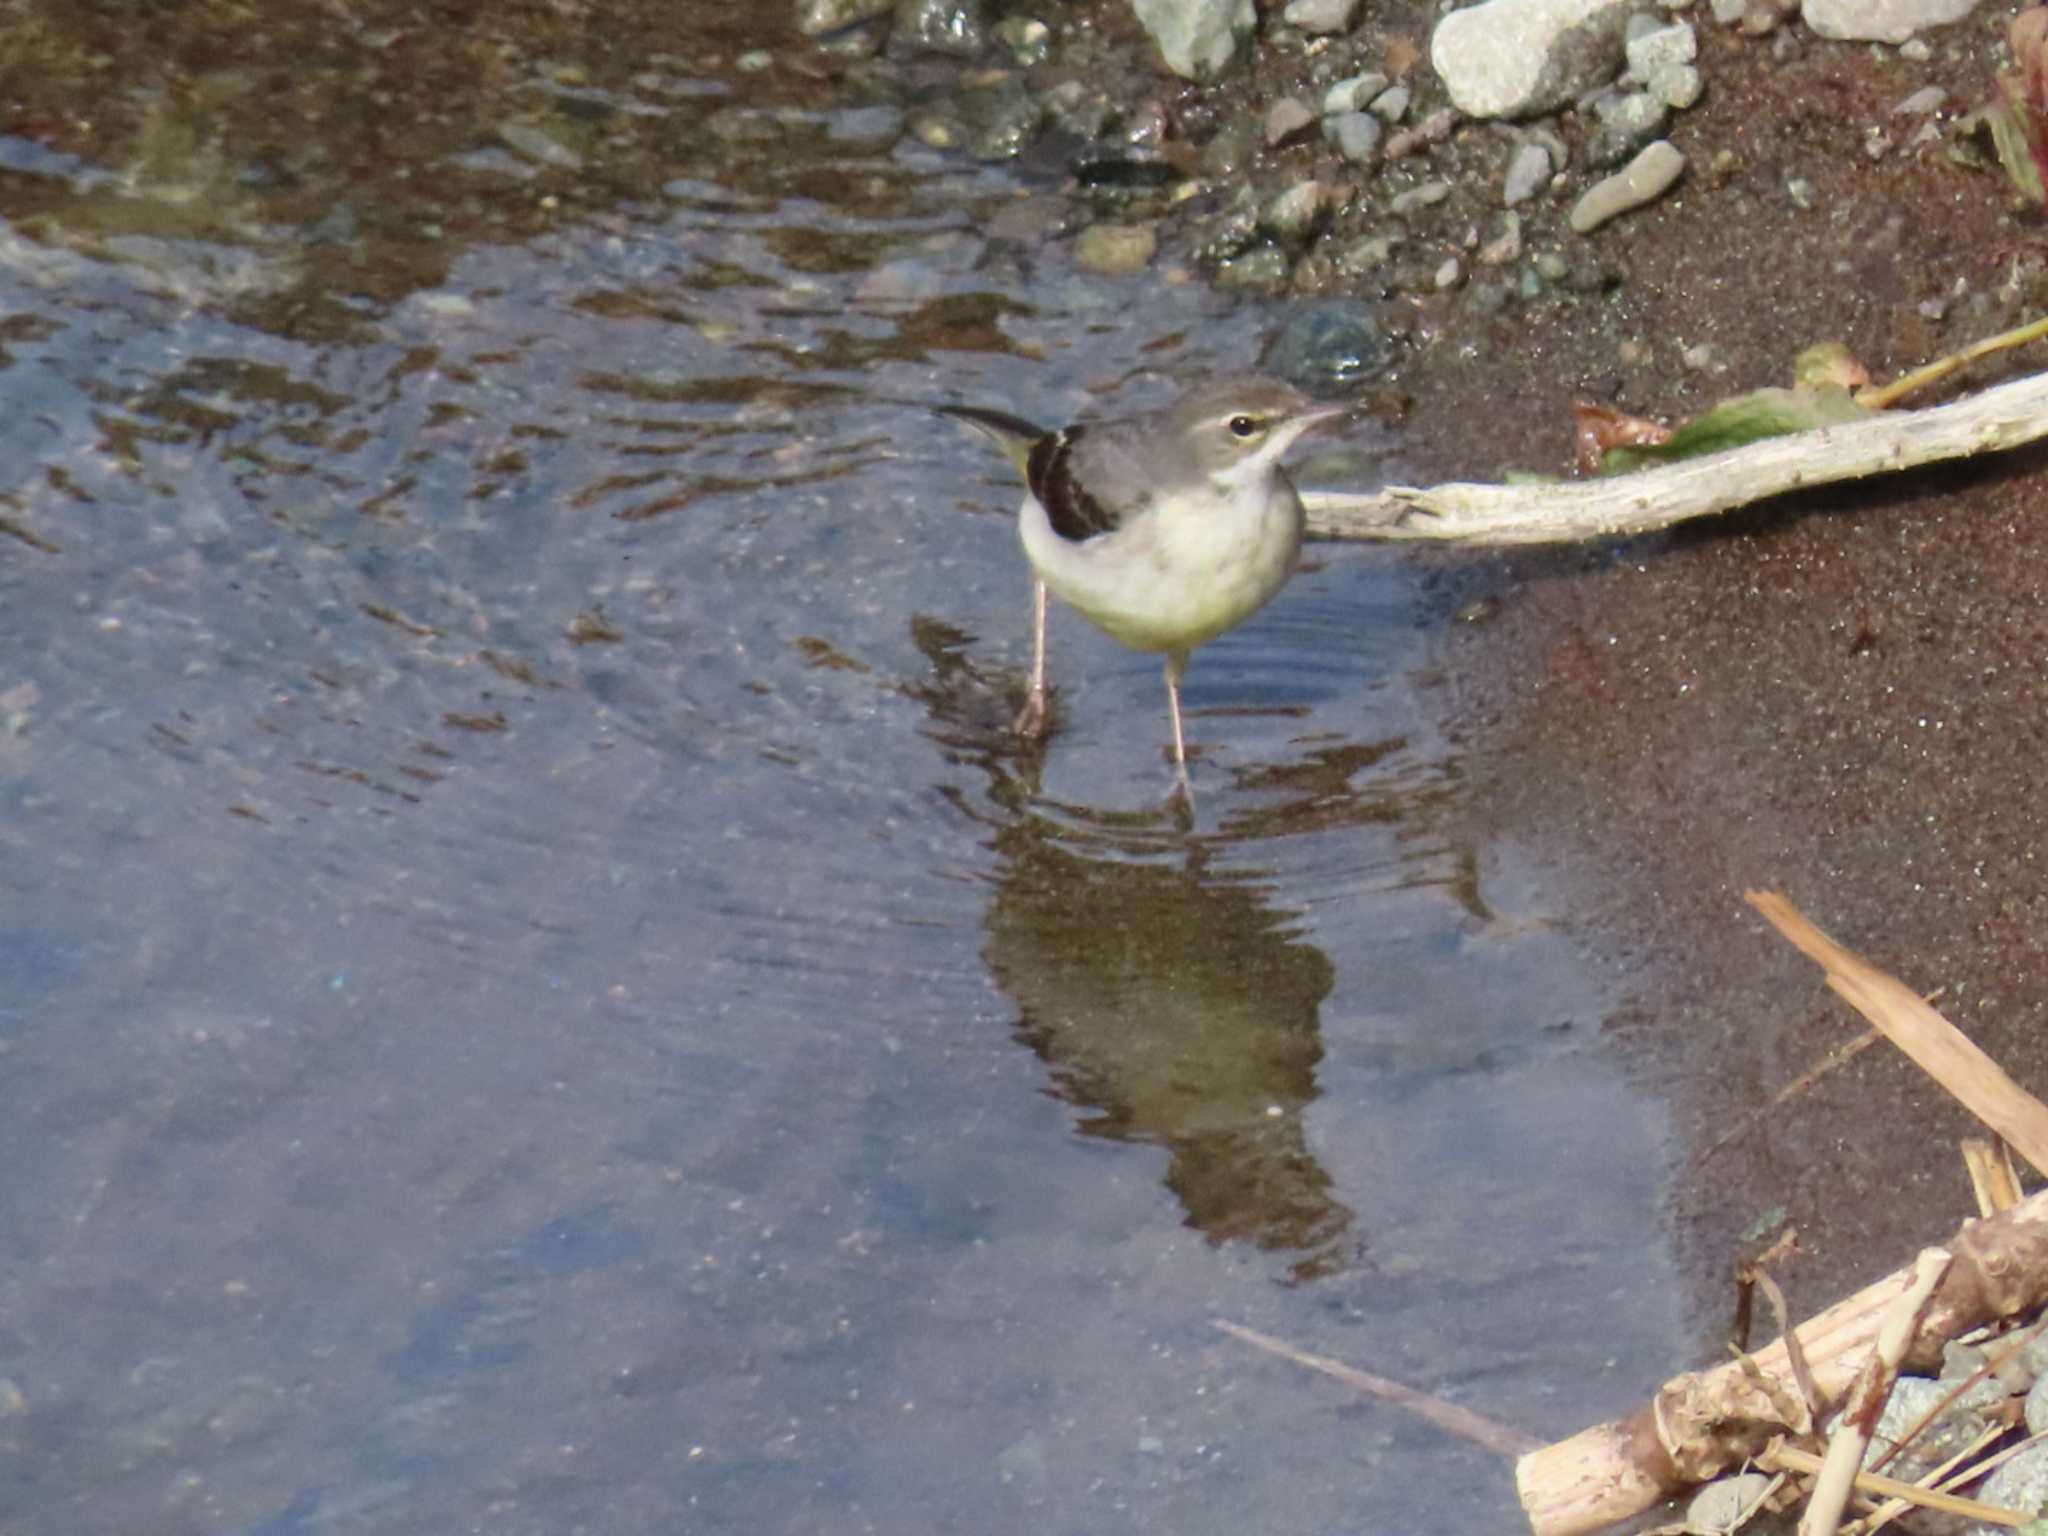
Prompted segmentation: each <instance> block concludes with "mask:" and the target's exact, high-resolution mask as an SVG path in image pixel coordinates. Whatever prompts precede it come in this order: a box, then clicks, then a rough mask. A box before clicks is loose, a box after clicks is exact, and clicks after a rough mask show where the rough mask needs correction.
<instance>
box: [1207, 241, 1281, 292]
mask: <svg viewBox="0 0 2048 1536" xmlns="http://www.w3.org/2000/svg"><path fill="white" fill-rule="evenodd" d="M1293 265H1294V264H1293V263H1292V262H1291V261H1289V260H1288V257H1287V253H1286V252H1285V251H1283V250H1281V249H1280V248H1279V247H1278V246H1274V245H1261V246H1257V247H1255V248H1253V249H1252V250H1249V251H1246V252H1245V253H1244V254H1243V255H1241V256H1233V257H1231V258H1230V260H1228V261H1226V262H1224V263H1223V265H1222V266H1220V267H1218V268H1217V269H1216V285H1217V286H1218V287H1219V288H1252V289H1257V290H1260V291H1262V292H1271V291H1272V290H1274V289H1278V288H1285V287H1286V286H1287V278H1288V275H1289V273H1290V272H1291V271H1292V269H1293Z"/></svg>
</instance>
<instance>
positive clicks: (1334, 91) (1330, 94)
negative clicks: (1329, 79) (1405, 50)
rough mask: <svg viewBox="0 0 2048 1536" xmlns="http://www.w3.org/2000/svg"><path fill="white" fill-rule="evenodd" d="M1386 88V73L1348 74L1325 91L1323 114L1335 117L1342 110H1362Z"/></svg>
mask: <svg viewBox="0 0 2048 1536" xmlns="http://www.w3.org/2000/svg"><path fill="white" fill-rule="evenodd" d="M1386 88H1387V77H1386V76H1385V75H1382V74H1376V73H1372V72H1368V73H1366V74H1363V75H1347V76H1346V77H1345V78H1344V79H1342V80H1339V81H1338V82H1337V83H1336V84H1334V85H1332V86H1331V87H1330V88H1329V89H1328V90H1326V91H1324V92H1323V115H1324V116H1325V117H1335V116H1336V115H1337V114H1338V113H1340V112H1362V111H1364V110H1365V109H1366V108H1367V107H1369V106H1371V105H1372V103H1373V99H1374V98H1375V97H1377V96H1378V95H1379V94H1380V92H1382V91H1384V90H1385V89H1386Z"/></svg>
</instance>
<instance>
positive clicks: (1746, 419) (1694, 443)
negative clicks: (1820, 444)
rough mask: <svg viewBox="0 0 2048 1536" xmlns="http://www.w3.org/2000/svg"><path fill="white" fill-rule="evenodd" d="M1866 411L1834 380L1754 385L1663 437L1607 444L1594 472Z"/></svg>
mask: <svg viewBox="0 0 2048 1536" xmlns="http://www.w3.org/2000/svg"><path fill="white" fill-rule="evenodd" d="M1869 415H1870V413H1869V412H1868V411H1866V410H1864V409H1863V407H1862V406H1860V405H1858V404H1857V403H1856V401H1855V398H1854V397H1853V396H1852V395H1851V394H1850V393H1849V391H1848V390H1847V389H1845V388H1843V387H1842V386H1841V385H1839V384H1821V385H1814V386H1808V387H1803V388H1799V389H1759V390H1755V391H1753V392H1751V393H1750V394H1747V395H1737V396H1736V397H1735V398H1734V399H1732V400H1723V401H1722V402H1721V403H1720V404H1719V405H1717V406H1715V407H1714V408H1713V409H1712V410H1710V411H1708V412H1707V413H1706V414H1705V415H1704V416H1702V417H1700V418H1699V419H1698V420H1697V421H1689V422H1687V423H1686V424H1685V425H1684V426H1682V427H1680V428H1679V429H1678V430H1677V431H1676V432H1673V433H1672V434H1671V437H1670V439H1669V441H1666V442H1662V443H1657V444H1655V445H1644V446H1641V447H1632V448H1610V449H1608V450H1607V452H1606V453H1605V454H1604V455H1603V456H1602V457H1601V460H1600V473H1601V474H1603V475H1616V474H1625V473H1627V472H1628V471H1629V470H1632V469H1647V468H1648V467H1649V466H1651V465H1653V464H1672V463H1676V462H1677V461H1678V460H1680V459H1697V458H1701V457H1703V456H1704V455H1706V454H1710V453H1720V452H1723V451H1724V450H1726V449H1729V448H1740V447H1742V446H1743V445H1744V444H1745V443H1755V442H1761V441H1762V440H1763V439H1764V438H1767V437H1783V436H1784V435H1785V434H1786V433H1787V432H1804V431H1806V430H1807V429H1808V428H1810V427H1832V426H1839V425H1840V424H1841V423H1843V422H1848V421H1862V420H1865V419H1866V418H1868V416H1869Z"/></svg>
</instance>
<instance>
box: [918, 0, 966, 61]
mask: <svg viewBox="0 0 2048 1536" xmlns="http://www.w3.org/2000/svg"><path fill="white" fill-rule="evenodd" d="M895 28H896V31H895V35H896V36H897V37H898V38H901V39H904V40H906V41H908V42H909V43H911V44H912V45H913V46H915V47H917V48H921V49H923V50H924V51H925V52H926V53H947V54H953V55H955V56H956V57H960V58H973V57H974V56H975V55H977V54H979V53H980V52H981V51H982V50H983V49H984V48H986V47H987V46H988V25H987V23H985V22H984V21H983V20H982V19H981V8H980V7H979V6H977V5H974V4H971V3H969V0H896V21H895Z"/></svg>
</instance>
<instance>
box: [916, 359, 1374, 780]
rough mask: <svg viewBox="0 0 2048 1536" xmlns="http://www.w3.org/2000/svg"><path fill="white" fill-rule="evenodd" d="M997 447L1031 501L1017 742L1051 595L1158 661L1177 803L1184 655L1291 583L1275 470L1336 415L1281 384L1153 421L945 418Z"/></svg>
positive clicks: (1235, 382)
mask: <svg viewBox="0 0 2048 1536" xmlns="http://www.w3.org/2000/svg"><path fill="white" fill-rule="evenodd" d="M938 410H939V412H940V414H942V415H946V416H953V417H957V418H958V419H959V420H961V421H964V422H966V423H967V424H968V425H969V426H971V427H975V428H978V429H979V430H981V431H982V432H985V433H986V434H987V435H988V436H989V437H991V438H992V439H994V441H995V443H996V446H997V447H999V448H1001V449H1002V450H1003V453H1004V454H1005V455H1006V456H1007V457H1008V458H1009V460H1010V461H1011V462H1012V463H1013V464H1015V465H1016V466H1017V468H1018V469H1019V470H1020V471H1021V472H1022V473H1023V476H1024V480H1025V484H1026V485H1027V486H1028V487H1029V489H1028V490H1027V491H1026V493H1025V496H1024V504H1023V506H1022V507H1020V508H1019V509H1018V513H1017V528H1018V532H1019V534H1020V535H1021V536H1022V538H1023V541H1024V553H1025V555H1026V556H1027V557H1028V558H1029V559H1030V561H1031V569H1032V572H1033V574H1034V577H1035V579H1034V581H1033V582H1032V602H1033V621H1032V650H1031V692H1030V694H1029V696H1028V697H1027V698H1026V700H1025V703H1024V709H1023V712H1022V713H1020V714H1019V715H1018V716H1017V725H1016V728H1017V730H1018V732H1019V733H1020V734H1023V735H1027V736H1033V735H1037V734H1038V733H1039V732H1041V731H1042V730H1043V729H1044V727H1045V594H1046V592H1047V590H1048V589H1050V590H1051V591H1053V592H1056V593H1057V594H1059V596H1060V597H1061V598H1062V599H1064V600H1065V601H1066V602H1067V603H1069V604H1070V605H1072V606H1073V607H1075V608H1078V609H1079V610H1080V611H1081V612H1082V613H1083V614H1084V615H1085V616H1086V617H1088V618H1089V619H1091V620H1093V621H1094V622H1095V624H1096V625H1097V626H1099V627H1100V628H1101V629H1103V630H1105V631H1107V632H1108V633H1109V634H1110V635H1111V636H1112V637H1114V638H1115V639H1118V640H1121V641H1122V642H1123V643H1124V644H1125V645H1128V646H1130V647H1131V648H1132V649H1133V650H1139V651H1163V652H1165V653H1166V702H1167V707H1168V708H1169V710H1171V712H1172V715H1173V763H1174V774H1175V780H1176V786H1177V788H1179V789H1181V790H1183V791H1184V790H1185V789H1186V788H1187V782H1188V776H1187V775H1188V768H1187V764H1188V754H1187V743H1186V739H1185V737H1183V735H1182V734H1181V724H1180V680H1181V675H1182V674H1183V673H1184V672H1186V671H1187V665H1188V656H1189V654H1190V653H1191V652H1192V651H1193V650H1194V648H1195V647H1196V646H1198V645H1200V644H1202V642H1203V641H1205V640H1213V639H1215V638H1216V637H1217V636H1218V635H1220V634H1222V633H1223V632H1224V631H1225V630H1226V629H1230V628H1232V627H1234V626H1236V625H1238V624H1241V623H1243V622H1244V621H1245V620H1246V619H1248V618H1250V617H1251V616H1252V615H1253V614H1254V613H1256V612H1257V611H1258V610H1259V609H1260V608H1261V607H1263V606H1264V605H1265V603H1266V600H1267V599H1268V598H1270V597H1272V595H1273V594H1274V593H1276V592H1278V591H1279V590H1280V588H1281V587H1282V586H1284V585H1285V584H1286V581H1287V578H1288V577H1289V576H1291V575H1292V574H1293V573H1294V566H1295V562H1296V560H1297V559H1298V558H1299V556H1300V553H1301V534H1302V525H1303V514H1302V508H1301V497H1300V496H1299V495H1297V494H1296V493H1295V489H1294V482H1293V481H1291V480H1289V479H1288V478H1287V472H1286V471H1285V470H1283V469H1282V468H1281V467H1280V457H1281V455H1282V454H1284V453H1286V451H1287V450H1288V449H1289V448H1290V447H1291V446H1293V443H1294V440H1295V439H1296V438H1298V437H1300V436H1301V435H1302V433H1304V432H1306V431H1308V430H1309V428H1311V427H1313V426H1316V425H1318V424H1320V423H1322V422H1324V421H1327V420H1329V419H1330V418H1331V417H1333V416H1341V415H1344V414H1345V413H1346V410H1347V408H1346V407H1344V406H1324V405H1316V404H1314V403H1313V402H1312V401H1310V400H1309V399H1308V397H1307V396H1306V395H1303V394H1302V393H1301V392H1300V391H1299V390H1296V389H1293V388H1290V387H1289V386H1288V385H1286V384H1282V383H1280V382H1279V381H1278V380H1277V379H1268V378H1261V377H1259V376H1258V375H1256V374H1241V375H1237V376H1234V377H1228V378H1221V379H1217V380H1215V381H1214V382H1213V383H1208V384H1202V385H1198V386H1197V387H1195V388H1193V389H1190V390H1189V391H1188V392H1187V393H1185V394H1184V395H1182V396H1181V397H1180V399H1179V400H1177V401H1175V402H1174V403H1173V404H1172V405H1171V406H1169V407H1167V408H1166V409H1165V410H1162V411H1155V412H1152V413H1151V414H1149V415H1144V416H1133V417H1129V418H1127V419H1125V420H1122V421H1115V422H1101V423H1094V424H1088V425H1082V426H1073V427H1067V428H1065V429H1063V430H1061V431H1058V432H1046V431H1043V430H1041V429H1040V428H1038V427H1035V426H1033V425H1032V424H1031V423H1030V422H1028V421H1022V420H1019V419H1018V418H1017V417H1015V416H1010V415H1007V414H1005V413H1004V412H1001V411H990V410H982V409H980V408H979V407H975V406H964V405H944V406H940V407H938Z"/></svg>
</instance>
